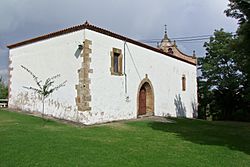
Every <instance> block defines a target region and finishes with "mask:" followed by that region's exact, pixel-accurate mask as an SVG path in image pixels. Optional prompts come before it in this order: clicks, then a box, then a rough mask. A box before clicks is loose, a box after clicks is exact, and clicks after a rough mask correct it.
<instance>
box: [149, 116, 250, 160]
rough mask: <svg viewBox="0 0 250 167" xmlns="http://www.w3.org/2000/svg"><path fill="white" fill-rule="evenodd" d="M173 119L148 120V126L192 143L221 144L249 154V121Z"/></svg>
mask: <svg viewBox="0 0 250 167" xmlns="http://www.w3.org/2000/svg"><path fill="white" fill-rule="evenodd" d="M173 120H175V121H176V122H175V123H167V122H149V123H148V126H150V127H151V128H152V129H154V130H160V131H164V132H170V133H175V134H177V136H178V137H180V138H181V139H183V140H186V141H190V142H192V143H196V144H200V145H215V146H223V147H228V148H229V149H231V150H238V151H242V152H244V153H246V154H248V155H249V154H250V130H249V129H250V123H241V122H238V123H237V122H209V121H202V120H190V119H173Z"/></svg>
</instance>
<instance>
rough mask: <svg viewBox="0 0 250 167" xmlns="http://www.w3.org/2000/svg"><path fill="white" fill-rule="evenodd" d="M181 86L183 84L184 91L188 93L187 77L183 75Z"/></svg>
mask: <svg viewBox="0 0 250 167" xmlns="http://www.w3.org/2000/svg"><path fill="white" fill-rule="evenodd" d="M181 84H182V91H186V88H187V85H186V76H185V75H184V74H183V75H182V77H181Z"/></svg>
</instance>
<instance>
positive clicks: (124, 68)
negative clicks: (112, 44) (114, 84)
mask: <svg viewBox="0 0 250 167" xmlns="http://www.w3.org/2000/svg"><path fill="white" fill-rule="evenodd" d="M123 53H124V61H123V71H124V80H125V85H124V89H125V95H126V96H127V93H128V88H127V74H126V41H124V47H123Z"/></svg>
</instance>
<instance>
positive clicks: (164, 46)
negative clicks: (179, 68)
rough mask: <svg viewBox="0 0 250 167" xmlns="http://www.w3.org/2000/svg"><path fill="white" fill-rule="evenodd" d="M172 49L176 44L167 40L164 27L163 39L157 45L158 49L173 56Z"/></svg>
mask: <svg viewBox="0 0 250 167" xmlns="http://www.w3.org/2000/svg"><path fill="white" fill-rule="evenodd" d="M172 47H176V43H175V41H174V42H172V41H171V40H170V39H169V38H168V35H167V25H165V31H164V37H163V39H162V40H161V43H160V45H159V49H161V50H163V51H164V52H167V53H170V54H174V52H173V48H172Z"/></svg>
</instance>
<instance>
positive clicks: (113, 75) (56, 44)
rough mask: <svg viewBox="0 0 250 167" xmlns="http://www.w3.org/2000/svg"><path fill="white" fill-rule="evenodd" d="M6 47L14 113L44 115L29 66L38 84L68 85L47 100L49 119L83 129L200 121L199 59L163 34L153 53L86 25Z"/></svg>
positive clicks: (142, 46) (135, 42) (150, 49)
mask: <svg viewBox="0 0 250 167" xmlns="http://www.w3.org/2000/svg"><path fill="white" fill-rule="evenodd" d="M8 48H9V60H10V64H9V74H10V78H9V108H12V109H18V110H21V111H28V112H38V113H39V112H40V113H41V112H42V99H41V97H39V95H38V94H36V93H35V92H33V91H32V90H28V89H25V88H24V86H32V87H36V83H35V82H34V80H33V78H32V76H31V75H30V74H29V73H27V71H25V70H24V69H23V68H22V67H21V66H25V67H26V68H28V69H29V70H30V71H32V72H33V73H34V74H35V75H36V76H38V77H39V78H40V79H41V80H43V81H45V80H46V79H47V78H48V77H51V76H54V75H56V74H60V75H61V77H60V78H58V79H57V80H56V83H55V84H57V83H61V82H63V81H65V80H66V81H67V82H66V84H65V86H63V87H61V88H60V89H59V90H58V91H55V92H54V93H53V94H52V95H50V96H49V97H48V98H47V99H46V100H45V113H44V114H45V115H48V116H52V117H55V118H59V119H65V120H70V121H74V122H79V123H83V124H86V125H90V124H95V123H103V122H110V121H116V120H125V119H135V118H138V117H141V116H144V115H146V116H147V115H154V116H172V117H179V116H180V117H188V118H193V117H195V116H196V114H197V113H196V112H197V111H196V109H197V104H198V102H197V81H196V76H197V72H196V63H197V59H196V57H195V56H194V55H193V56H188V55H186V54H184V53H182V52H181V51H180V50H179V49H178V48H177V45H176V43H175V42H172V41H170V39H169V38H168V37H167V34H166V33H165V35H164V38H163V39H162V41H161V43H160V45H159V46H158V47H152V46H149V45H146V44H144V43H141V42H139V41H136V40H133V39H131V38H128V37H125V36H122V35H119V34H116V33H114V32H111V31H108V30H105V29H102V28H99V27H97V26H94V25H91V24H89V23H88V22H86V23H84V24H82V25H78V26H74V27H71V28H67V29H64V30H60V31H57V32H53V33H49V34H46V35H43V36H40V37H36V38H33V39H29V40H25V41H23V42H19V43H16V44H12V45H9V46H8Z"/></svg>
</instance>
